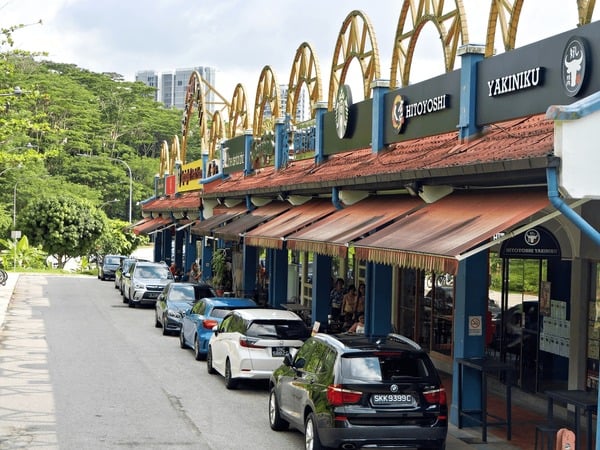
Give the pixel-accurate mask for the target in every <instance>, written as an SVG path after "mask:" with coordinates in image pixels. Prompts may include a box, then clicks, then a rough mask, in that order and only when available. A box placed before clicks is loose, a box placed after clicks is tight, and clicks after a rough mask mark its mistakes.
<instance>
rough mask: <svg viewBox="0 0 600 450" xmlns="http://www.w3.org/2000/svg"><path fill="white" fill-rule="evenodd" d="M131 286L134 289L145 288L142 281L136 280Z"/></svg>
mask: <svg viewBox="0 0 600 450" xmlns="http://www.w3.org/2000/svg"><path fill="white" fill-rule="evenodd" d="M133 287H134V289H146V285H145V284H144V283H140V282H138V281H136V282H135V283H133Z"/></svg>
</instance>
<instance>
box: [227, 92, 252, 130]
mask: <svg viewBox="0 0 600 450" xmlns="http://www.w3.org/2000/svg"><path fill="white" fill-rule="evenodd" d="M249 122H250V118H249V117H248V101H247V100H246V91H245V90H244V87H243V86H242V85H241V83H238V85H237V86H236V87H235V89H234V91H233V99H232V100H231V107H230V108H229V133H228V137H229V138H234V137H236V136H239V135H241V134H243V133H244V132H245V131H246V130H247V129H248V128H249V126H250V125H249Z"/></svg>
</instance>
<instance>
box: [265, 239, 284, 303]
mask: <svg viewBox="0 0 600 450" xmlns="http://www.w3.org/2000/svg"><path fill="white" fill-rule="evenodd" d="M269 255H270V258H269V261H268V263H269V264H268V265H267V267H268V268H269V267H270V269H271V271H270V272H269V304H270V305H271V306H272V307H274V308H279V307H280V306H281V305H282V304H283V303H287V276H288V269H287V267H288V260H287V250H275V249H271V250H269Z"/></svg>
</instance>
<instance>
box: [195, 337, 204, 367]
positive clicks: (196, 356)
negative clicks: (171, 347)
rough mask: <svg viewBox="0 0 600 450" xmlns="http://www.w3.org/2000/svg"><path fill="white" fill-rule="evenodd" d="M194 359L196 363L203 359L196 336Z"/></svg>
mask: <svg viewBox="0 0 600 450" xmlns="http://www.w3.org/2000/svg"><path fill="white" fill-rule="evenodd" d="M194 357H195V358H196V361H202V360H203V359H204V358H205V356H204V355H203V354H202V352H201V351H200V339H199V338H198V336H196V337H195V339H194Z"/></svg>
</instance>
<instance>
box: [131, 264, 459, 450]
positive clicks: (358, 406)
mask: <svg viewBox="0 0 600 450" xmlns="http://www.w3.org/2000/svg"><path fill="white" fill-rule="evenodd" d="M157 265H158V267H157ZM149 268H152V269H153V271H152V274H151V275H148V276H146V278H144V276H143V274H142V273H141V272H142V269H144V270H146V269H149ZM162 270H165V271H166V272H169V271H168V268H167V267H166V266H164V265H161V264H159V263H148V262H134V263H132V265H131V267H130V269H129V271H128V272H126V274H125V275H124V283H123V284H124V286H125V287H124V292H125V293H124V294H123V298H124V299H125V296H126V295H127V296H128V297H127V299H128V301H129V304H130V306H131V305H132V303H133V305H134V306H135V305H136V304H137V303H138V302H139V303H140V304H148V305H154V326H156V327H157V328H161V329H162V333H163V334H174V335H178V336H179V345H180V347H181V348H182V349H189V348H192V349H193V354H194V357H195V359H196V360H204V359H205V360H206V370H207V372H208V373H209V374H220V375H221V376H223V378H224V381H225V382H224V384H225V387H226V388H227V389H235V388H237V387H238V386H239V385H240V383H241V382H243V381H244V380H268V386H269V389H268V390H269V395H268V399H266V403H267V405H268V408H267V414H268V420H269V424H270V427H271V429H272V430H275V431H280V430H285V429H287V428H290V427H292V428H295V429H298V430H300V431H301V432H302V433H304V437H305V448H306V449H309V450H318V449H325V448H344V449H358V448H378V447H386V448H404V447H411V448H430V449H444V448H445V442H446V435H447V430H448V407H447V401H446V392H445V390H444V387H443V385H442V383H441V379H440V377H439V374H438V372H437V370H436V368H435V367H434V365H433V363H432V361H431V360H430V358H429V356H428V355H427V353H426V352H425V351H424V350H422V349H421V347H420V346H419V345H418V344H416V343H415V342H413V341H411V340H410V339H408V338H406V337H404V336H400V335H396V334H389V335H387V336H378V337H373V336H365V335H364V334H360V335H359V334H351V333H343V334H337V335H328V334H323V333H317V334H314V335H313V336H311V330H310V329H309V328H308V327H307V326H306V324H305V323H304V321H303V320H302V318H301V317H299V316H298V315H297V314H295V313H293V312H291V311H287V310H283V309H275V308H264V307H261V306H259V305H257V304H256V303H255V302H254V301H253V300H251V299H247V298H230V297H216V296H215V292H214V290H213V289H212V287H211V286H210V285H208V284H195V283H180V282H175V281H174V280H173V279H172V276H171V278H169V276H168V275H167V274H166V273H164V272H163V271H162ZM137 271H139V272H140V273H138V272H137ZM163 281H164V282H165V284H164V286H163V287H162V288H161V291H160V292H159V293H158V294H157V295H154V292H156V291H155V289H158V286H159V284H161V283H162V282H163ZM150 294H151V295H150Z"/></svg>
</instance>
